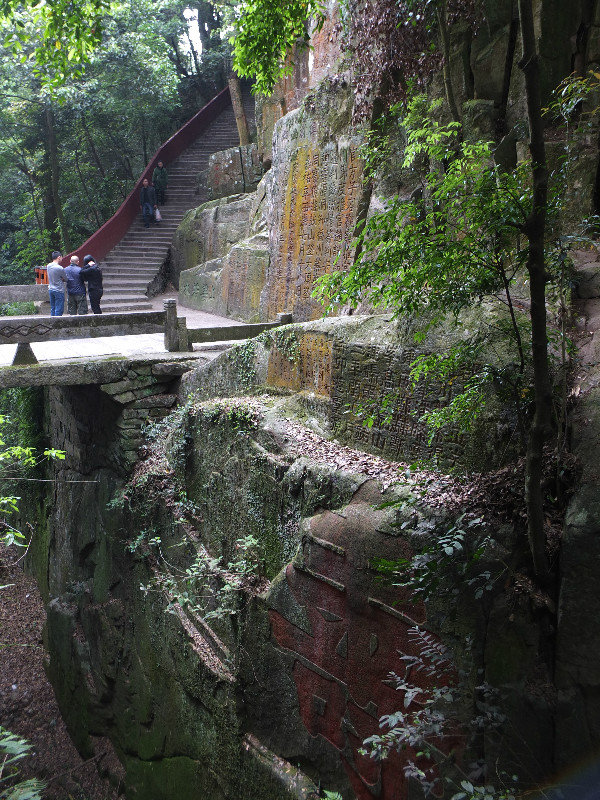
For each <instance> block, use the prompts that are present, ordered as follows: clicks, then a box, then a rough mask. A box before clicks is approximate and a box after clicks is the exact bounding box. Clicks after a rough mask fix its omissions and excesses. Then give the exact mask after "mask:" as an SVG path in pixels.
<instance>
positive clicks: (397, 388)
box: [182, 316, 515, 469]
mask: <svg viewBox="0 0 600 800" xmlns="http://www.w3.org/2000/svg"><path fill="white" fill-rule="evenodd" d="M473 324H477V320H476V319H475V318H472V319H471V318H468V319H467V317H465V319H464V320H463V325H462V326H460V327H458V328H457V327H454V326H449V327H447V328H442V329H440V330H439V331H437V332H436V333H435V334H430V335H429V336H428V338H427V339H426V340H425V341H424V342H422V343H421V344H420V345H419V346H418V347H417V346H416V345H415V342H414V336H413V329H412V328H411V327H410V326H399V325H397V324H396V323H394V322H392V321H391V318H390V317H389V316H371V317H369V316H352V317H341V318H330V319H324V320H321V321H317V322H312V323H304V324H301V325H292V326H284V327H282V328H279V329H275V330H273V331H270V332H268V333H265V334H263V335H262V336H260V337H258V340H253V341H250V342H247V343H244V344H242V345H238V346H237V347H235V348H233V349H232V350H231V351H229V353H227V354H225V355H224V356H223V357H222V358H219V359H217V360H216V361H215V362H213V363H212V364H211V365H209V366H208V367H207V368H205V369H201V370H197V371H195V372H191V373H189V374H188V375H186V376H185V377H184V378H183V382H182V385H183V387H184V389H183V390H182V391H183V393H184V396H187V394H188V393H190V392H196V391H199V392H201V393H203V396H211V395H224V396H228V395H229V396H230V395H231V394H235V393H236V392H245V391H248V390H250V389H255V390H256V389H259V388H260V387H266V388H267V389H275V390H283V391H289V392H298V393H300V394H299V397H300V398H301V402H302V403H303V405H304V406H305V408H306V410H307V411H308V412H309V413H310V414H312V415H314V416H315V418H317V419H319V421H320V424H321V425H322V426H323V427H324V429H326V430H328V431H329V432H330V433H331V434H333V435H335V437H336V438H337V439H339V440H341V441H343V442H346V443H349V444H352V445H353V446H356V447H360V448H364V449H366V450H370V451H372V452H375V453H380V454H384V455H385V456H387V457H389V458H393V459H399V460H403V461H414V460H418V459H428V460H429V459H438V458H439V459H440V460H441V461H442V462H444V463H446V464H462V465H463V466H468V467H469V468H472V469H491V468H492V467H493V466H494V465H495V466H498V465H500V464H501V463H504V461H505V460H508V459H509V458H510V457H511V454H514V449H513V448H514V434H515V431H514V425H515V421H514V420H511V419H509V418H506V419H505V418H504V415H503V413H502V409H501V407H500V405H499V404H496V403H494V402H493V401H491V404H490V411H489V414H488V415H486V418H485V419H484V420H482V421H481V422H480V423H479V424H478V425H476V426H474V429H473V431H472V434H471V435H469V436H464V435H460V436H459V435H458V434H457V433H453V432H452V431H451V430H449V431H446V432H445V433H443V434H439V435H437V436H436V437H434V438H433V441H430V431H429V429H428V427H427V425H426V424H425V422H423V421H422V420H421V419H420V417H421V416H422V414H423V413H424V412H425V411H430V410H432V409H434V408H440V407H441V406H443V405H446V404H447V403H448V402H449V401H450V400H451V399H452V397H453V393H455V392H457V391H459V390H460V385H459V382H457V381H454V382H453V383H452V384H451V385H449V384H445V385H441V384H439V383H437V382H427V381H422V382H421V383H419V384H418V385H417V386H416V387H413V385H412V382H411V379H410V365H411V363H412V362H413V361H414V360H415V358H416V357H417V356H418V355H420V354H421V353H424V352H431V351H432V350H433V351H439V350H443V349H446V348H447V347H449V346H451V345H452V344H453V343H455V342H456V339H457V337H459V336H461V335H462V331H463V330H465V329H467V330H468V329H470V328H471V326H472V325H473ZM386 397H388V398H389V403H388V405H387V407H386V408H385V410H383V411H381V410H379V411H377V409H376V407H375V405H374V403H375V402H377V403H380V402H381V401H382V400H383V399H384V398H386ZM371 414H372V415H373V420H372V423H371V424H370V425H368V426H367V425H366V417H367V416H369V415H371ZM511 441H512V442H513V444H512V445H511Z"/></svg>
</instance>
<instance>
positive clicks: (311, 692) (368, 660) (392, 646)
mask: <svg viewBox="0 0 600 800" xmlns="http://www.w3.org/2000/svg"><path fill="white" fill-rule="evenodd" d="M370 491H371V489H370V487H369V485H366V487H363V488H362V489H361V490H360V491H359V492H358V493H357V495H355V498H354V499H353V501H352V502H351V504H350V505H349V506H346V507H345V508H344V511H343V515H342V514H338V513H334V512H329V511H328V512H325V513H323V514H321V515H318V516H316V517H313V518H312V519H311V520H310V521H309V524H308V527H307V529H306V530H305V533H304V536H303V544H302V549H301V553H300V555H299V556H298V557H297V558H296V559H295V561H294V563H293V564H290V565H288V567H287V569H286V573H285V589H286V590H287V592H289V595H291V598H290V599H288V601H287V602H281V597H282V594H281V592H282V589H281V588H280V589H279V594H278V598H275V600H274V602H273V601H272V602H271V606H272V610H271V612H270V614H271V624H272V632H273V637H274V639H275V640H276V642H277V645H278V646H279V647H280V648H282V649H283V650H284V651H286V652H287V653H289V654H292V656H293V667H292V674H293V678H294V681H295V683H296V687H297V691H298V703H299V708H300V715H301V717H302V720H303V722H304V725H305V726H306V728H307V730H308V731H309V732H310V734H311V735H313V736H321V737H323V738H324V739H326V740H327V741H328V742H329V743H330V744H331V745H332V746H333V747H334V748H336V750H338V751H339V753H340V755H341V757H342V760H343V763H344V765H345V768H346V771H347V773H348V776H349V779H350V781H351V783H352V786H353V789H354V791H355V792H356V796H357V798H358V800H372V798H380V799H381V800H405V798H406V797H407V784H406V780H405V778H404V773H403V766H404V765H405V764H406V762H407V761H409V760H412V761H415V762H418V758H417V756H416V754H415V753H414V752H411V751H410V750H409V749H408V750H405V751H403V752H402V753H397V752H393V753H391V754H390V756H389V758H387V759H386V760H385V761H382V762H378V761H375V760H374V759H371V758H369V757H368V756H365V755H361V754H360V752H359V750H360V748H361V747H362V743H363V741H364V739H365V738H366V737H368V736H371V735H373V734H374V733H376V732H378V730H379V718H380V717H381V716H382V715H384V714H391V713H393V712H394V711H397V710H398V709H399V708H402V707H403V700H404V696H403V693H402V692H401V691H398V690H397V689H396V688H395V685H394V682H393V681H390V673H391V672H395V673H396V674H399V675H404V674H405V671H406V666H405V662H403V660H402V656H403V655H408V656H414V655H416V656H418V655H419V653H420V640H419V639H418V638H417V637H415V635H414V630H413V633H412V635H411V629H415V627H417V626H422V625H423V624H424V622H425V614H424V607H423V604H422V603H421V602H418V601H415V600H414V598H412V597H411V596H410V593H409V592H407V591H399V590H397V589H395V590H394V594H392V593H391V590H390V589H389V588H386V587H384V586H383V584H382V583H381V582H377V581H376V580H375V576H374V573H373V571H372V570H371V569H370V567H369V564H370V561H371V559H372V558H373V557H374V556H375V555H376V554H377V555H379V556H384V557H385V555H384V554H386V553H391V552H392V549H393V552H395V554H396V557H398V555H399V554H400V553H402V551H403V550H404V551H405V554H406V552H407V548H406V545H405V543H404V542H402V540H399V539H398V538H397V537H396V536H393V535H389V534H386V533H383V532H382V531H381V530H377V521H376V515H375V519H374V512H373V507H372V505H371V502H374V501H375V499H376V498H375V497H372V498H370V497H369V492H370ZM365 500H367V501H368V502H365ZM369 512H370V515H371V516H370V517H369ZM278 599H279V602H278ZM294 608H295V609H297V612H298V613H296V614H294V613H293V609H294ZM411 680H412V681H414V682H415V683H419V684H420V685H421V686H422V688H424V689H426V688H431V681H432V680H433V681H434V682H435V681H436V680H437V681H438V682H439V678H437V679H435V678H433V679H432V678H429V677H427V676H425V675H424V673H423V672H418V673H413V675H412V676H411ZM418 707H419V704H418V702H417V701H416V700H413V702H412V703H410V705H409V707H408V709H409V711H410V710H413V711H416V710H417V709H418ZM452 744H456V741H453V742H452Z"/></svg>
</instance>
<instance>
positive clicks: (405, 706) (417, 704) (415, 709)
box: [361, 627, 517, 800]
mask: <svg viewBox="0 0 600 800" xmlns="http://www.w3.org/2000/svg"><path fill="white" fill-rule="evenodd" d="M408 635H409V636H410V637H411V639H412V640H413V645H414V647H413V648H412V650H413V652H416V653H419V655H405V656H402V661H404V664H405V673H404V675H396V674H395V673H391V674H390V676H389V682H390V685H393V686H394V687H395V688H396V690H397V691H398V692H401V693H402V709H401V710H399V711H396V712H394V713H393V714H385V715H384V716H383V717H381V718H380V720H379V727H380V729H381V733H378V734H374V735H373V736H369V737H368V738H367V739H365V741H364V742H363V748H362V751H361V752H362V753H363V754H364V755H368V756H370V757H371V758H374V759H376V760H381V759H384V758H387V757H388V756H389V754H390V753H391V752H392V751H393V750H405V749H409V750H411V751H412V752H414V753H415V754H416V760H415V761H413V760H408V761H407V762H406V765H405V767H404V774H405V777H406V778H407V779H409V780H410V779H412V780H415V781H417V782H418V784H419V785H420V787H421V790H422V792H423V795H424V797H426V798H430V797H439V796H441V795H442V794H443V795H444V796H446V793H445V792H442V788H443V783H446V785H447V787H448V789H449V791H450V792H452V797H453V798H456V800H467V798H468V800H515V797H516V793H515V790H514V785H515V784H516V782H517V777H516V776H507V775H505V774H502V773H497V774H496V775H495V779H496V780H497V781H498V782H499V784H500V785H499V786H496V785H493V784H491V783H489V782H486V783H485V784H480V783H478V781H479V780H481V779H483V778H485V765H484V764H483V763H482V762H478V761H476V762H474V763H473V764H470V765H469V767H468V768H467V771H465V770H464V769H462V768H461V766H460V764H459V763H458V762H457V760H456V754H455V752H454V750H453V749H452V747H451V746H449V745H448V743H447V742H448V740H450V742H452V740H453V739H455V737H456V735H457V732H458V731H459V730H462V731H464V732H466V733H467V735H468V738H469V739H471V740H473V739H476V738H478V737H480V736H481V734H482V733H483V732H485V736H486V738H487V739H488V741H490V738H491V737H492V736H493V735H494V734H495V733H498V732H499V731H500V730H501V727H502V725H503V724H504V722H505V717H504V715H503V714H502V713H501V711H500V709H499V708H498V705H497V702H498V692H497V691H496V690H495V689H494V688H493V687H491V686H490V685H489V684H487V683H483V684H481V685H478V686H475V687H473V685H472V682H471V680H470V677H469V675H468V674H467V673H463V672H461V673H459V674H458V675H457V674H456V672H455V669H454V666H453V660H452V656H451V653H450V652H449V651H448V650H447V648H446V647H445V646H444V645H443V644H441V643H440V642H439V641H438V640H437V639H436V638H435V637H434V636H433V635H431V634H430V633H428V632H427V631H424V630H422V629H420V628H417V627H415V628H410V629H409V630H408ZM417 673H422V674H423V677H424V681H423V683H424V685H425V686H427V687H429V686H431V684H432V683H433V684H434V685H433V686H432V688H424V686H417V685H415V684H414V683H413V682H412V681H411V676H413V675H415V674H417ZM436 682H438V685H436ZM473 700H474V705H475V708H476V709H477V710H476V713H475V716H473V717H472V718H471V719H470V720H469V722H468V725H467V730H466V731H465V726H464V720H463V719H462V711H461V706H464V705H465V704H467V705H470V704H471V703H472V702H473Z"/></svg>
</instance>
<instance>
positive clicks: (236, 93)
mask: <svg viewBox="0 0 600 800" xmlns="http://www.w3.org/2000/svg"><path fill="white" fill-rule="evenodd" d="M228 83H229V94H230V95H231V105H232V106H233V113H234V114H235V121H236V124H237V129H238V135H239V137H240V145H242V146H243V145H245V144H250V134H249V133H248V122H247V120H246V113H245V111H244V104H243V102H242V87H241V85H240V79H239V78H238V76H237V75H234V74H233V73H232V74H231V75H230V76H229V80H228Z"/></svg>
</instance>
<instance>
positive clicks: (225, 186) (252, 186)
mask: <svg viewBox="0 0 600 800" xmlns="http://www.w3.org/2000/svg"><path fill="white" fill-rule="evenodd" d="M262 175H263V170H262V165H261V163H260V161H259V158H258V150H257V147H256V145H255V144H248V145H244V146H243V147H231V148H229V150H221V151H219V152H218V153H213V154H212V155H211V156H210V158H209V159H208V175H207V179H206V182H207V190H208V191H207V194H208V198H209V200H217V199H218V198H220V197H228V196H230V195H233V194H244V193H247V192H253V191H255V190H256V187H257V186H258V184H259V182H260V179H261V178H262Z"/></svg>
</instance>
